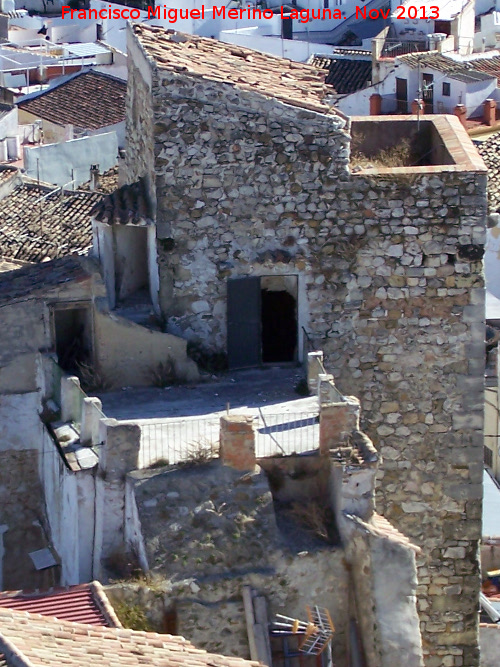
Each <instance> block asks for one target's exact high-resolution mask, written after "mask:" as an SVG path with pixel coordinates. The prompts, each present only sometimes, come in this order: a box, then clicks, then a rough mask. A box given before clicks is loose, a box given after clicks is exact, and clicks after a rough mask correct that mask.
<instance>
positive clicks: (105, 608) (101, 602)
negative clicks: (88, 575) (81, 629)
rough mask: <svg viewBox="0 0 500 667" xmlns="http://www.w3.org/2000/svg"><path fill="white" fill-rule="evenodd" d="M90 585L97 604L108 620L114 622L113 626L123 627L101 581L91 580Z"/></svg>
mask: <svg viewBox="0 0 500 667" xmlns="http://www.w3.org/2000/svg"><path fill="white" fill-rule="evenodd" d="M89 587H90V590H91V591H92V594H93V596H94V600H95V602H96V604H97V605H98V607H99V608H100V610H101V612H102V613H103V615H104V617H105V618H106V619H107V620H108V622H109V623H111V624H112V627H116V628H123V625H122V623H121V621H120V619H119V618H118V616H117V614H116V612H115V610H114V608H113V605H112V604H111V603H110V601H109V598H108V596H107V595H106V592H105V591H104V588H103V587H102V584H101V582H100V581H91V582H90V584H89Z"/></svg>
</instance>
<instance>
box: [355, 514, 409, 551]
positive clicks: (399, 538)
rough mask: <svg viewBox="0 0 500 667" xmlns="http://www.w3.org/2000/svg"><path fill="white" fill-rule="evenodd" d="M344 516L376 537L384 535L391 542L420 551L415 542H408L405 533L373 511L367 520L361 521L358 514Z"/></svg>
mask: <svg viewBox="0 0 500 667" xmlns="http://www.w3.org/2000/svg"><path fill="white" fill-rule="evenodd" d="M346 518H347V519H348V520H349V521H352V522H353V523H355V524H357V525H358V526H359V527H360V528H361V529H362V530H364V531H366V532H367V533H370V534H371V535H374V536H376V537H385V538H386V539H389V540H391V541H392V542H399V544H402V545H404V546H406V547H409V548H410V549H412V550H413V551H415V552H416V553H417V554H419V553H420V552H421V549H420V547H417V546H416V545H415V544H413V543H412V542H410V540H409V539H408V537H406V535H403V533H400V532H399V530H397V528H394V526H393V525H392V524H391V523H389V521H387V519H386V518H385V517H383V516H381V515H380V514H377V513H376V512H374V513H373V516H372V518H371V519H370V520H369V521H363V519H360V518H359V517H358V516H355V515H353V514H348V515H346Z"/></svg>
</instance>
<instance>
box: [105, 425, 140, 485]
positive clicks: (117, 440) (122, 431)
mask: <svg viewBox="0 0 500 667" xmlns="http://www.w3.org/2000/svg"><path fill="white" fill-rule="evenodd" d="M99 441H100V442H102V443H103V446H102V447H100V459H99V469H100V470H101V471H102V472H105V474H106V479H109V480H124V478H125V476H126V474H127V473H128V472H131V471H132V470H136V469H137V468H138V459H139V450H140V447H141V428H140V426H139V425H138V424H128V423H127V424H124V423H120V422H118V421H117V420H116V419H101V421H100V422H99Z"/></svg>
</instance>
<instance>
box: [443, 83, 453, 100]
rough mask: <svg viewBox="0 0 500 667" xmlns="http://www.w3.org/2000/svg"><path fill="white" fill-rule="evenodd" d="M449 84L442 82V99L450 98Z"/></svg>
mask: <svg viewBox="0 0 500 667" xmlns="http://www.w3.org/2000/svg"><path fill="white" fill-rule="evenodd" d="M450 88H451V87H450V84H449V83H447V82H446V81H444V82H443V96H444V97H449V96H450Z"/></svg>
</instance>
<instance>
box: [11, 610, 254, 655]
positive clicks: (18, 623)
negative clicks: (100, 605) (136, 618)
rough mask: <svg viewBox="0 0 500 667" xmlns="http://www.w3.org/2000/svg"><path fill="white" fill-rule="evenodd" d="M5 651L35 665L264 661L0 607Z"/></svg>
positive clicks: (172, 638)
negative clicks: (234, 656) (231, 656)
mask: <svg viewBox="0 0 500 667" xmlns="http://www.w3.org/2000/svg"><path fill="white" fill-rule="evenodd" d="M0 651H3V652H4V653H5V655H6V656H7V658H8V657H9V653H10V654H11V655H12V654H13V655H16V656H17V657H18V658H19V659H20V661H24V663H25V664H29V665H30V667H45V666H46V665H50V666H51V667H53V665H56V664H57V665H65V666H66V667H136V666H139V665H146V664H148V665H155V667H173V665H179V667H251V666H252V665H253V666H254V667H257V666H259V663H257V662H251V661H249V660H243V659H242V658H227V657H224V656H222V655H215V654H212V653H207V652H205V651H202V650H199V649H197V648H195V647H194V646H193V645H192V644H191V643H190V642H188V641H187V640H185V639H184V638H183V637H178V636H172V635H159V634H156V633H152V632H137V631H135V630H123V629H120V628H104V627H101V628H99V627H97V626H92V625H83V624H80V623H71V622H69V621H60V620H58V619H55V618H49V617H44V616H41V615H39V614H30V613H28V612H22V611H15V610H11V609H0ZM259 667H260V666H259Z"/></svg>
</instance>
